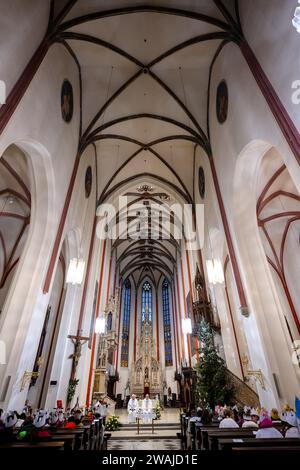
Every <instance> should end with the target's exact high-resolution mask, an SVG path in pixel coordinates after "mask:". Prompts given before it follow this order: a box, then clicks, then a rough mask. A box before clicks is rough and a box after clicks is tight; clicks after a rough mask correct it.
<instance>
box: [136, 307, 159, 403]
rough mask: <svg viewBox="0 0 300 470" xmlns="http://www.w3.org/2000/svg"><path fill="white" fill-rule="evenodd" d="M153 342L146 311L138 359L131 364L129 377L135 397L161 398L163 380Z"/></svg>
mask: <svg viewBox="0 0 300 470" xmlns="http://www.w3.org/2000/svg"><path fill="white" fill-rule="evenodd" d="M155 350H156V348H155V341H154V339H153V332H152V322H151V321H150V320H149V315H148V309H147V308H146V311H145V318H144V321H143V322H142V327H141V335H140V339H139V341H138V359H137V360H136V362H135V363H134V364H133V368H132V377H131V390H130V391H131V394H132V393H134V394H135V395H136V396H137V397H140V398H142V397H144V396H145V395H147V394H148V395H150V397H151V398H152V399H153V398H156V397H157V396H158V397H160V398H161V397H162V396H163V380H162V371H161V365H160V363H159V362H158V361H157V359H156V357H155Z"/></svg>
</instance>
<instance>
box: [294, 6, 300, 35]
mask: <svg viewBox="0 0 300 470" xmlns="http://www.w3.org/2000/svg"><path fill="white" fill-rule="evenodd" d="M298 3H300V0H298ZM292 24H293V26H294V28H295V29H296V31H297V33H300V7H297V8H296V10H295V13H294V18H293V19H292Z"/></svg>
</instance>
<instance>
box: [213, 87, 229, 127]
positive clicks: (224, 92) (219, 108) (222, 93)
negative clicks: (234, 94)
mask: <svg viewBox="0 0 300 470" xmlns="http://www.w3.org/2000/svg"><path fill="white" fill-rule="evenodd" d="M216 113H217V118H218V121H219V123H220V124H223V122H225V121H226V119H227V114H228V88H227V84H226V82H225V81H224V80H222V81H221V82H220V83H219V85H218V88H217V97H216Z"/></svg>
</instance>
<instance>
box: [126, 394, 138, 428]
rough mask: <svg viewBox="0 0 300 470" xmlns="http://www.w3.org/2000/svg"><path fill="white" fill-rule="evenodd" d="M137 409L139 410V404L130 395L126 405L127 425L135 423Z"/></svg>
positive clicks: (133, 396)
mask: <svg viewBox="0 0 300 470" xmlns="http://www.w3.org/2000/svg"><path fill="white" fill-rule="evenodd" d="M138 408H139V402H138V400H137V399H136V396H135V395H134V394H133V395H131V398H130V400H129V402H128V405H127V411H128V422H129V423H135V420H136V414H137V411H138Z"/></svg>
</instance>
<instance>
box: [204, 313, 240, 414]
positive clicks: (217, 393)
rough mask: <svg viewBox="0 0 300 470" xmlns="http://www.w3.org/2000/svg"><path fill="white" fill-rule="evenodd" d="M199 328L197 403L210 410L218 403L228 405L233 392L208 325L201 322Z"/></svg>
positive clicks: (232, 399) (231, 401)
mask: <svg viewBox="0 0 300 470" xmlns="http://www.w3.org/2000/svg"><path fill="white" fill-rule="evenodd" d="M199 326H200V328H199V330H200V332H199V342H200V349H199V354H200V360H199V363H198V364H197V365H196V367H195V370H196V376H197V380H196V398H197V402H198V403H199V404H200V405H202V406H210V407H211V408H212V409H213V408H214V406H215V405H216V404H217V403H218V402H221V403H222V404H227V405H230V404H232V403H233V401H234V394H235V391H234V387H233V385H232V383H231V380H230V378H229V376H228V374H227V368H226V364H225V362H224V360H223V359H222V358H221V357H220V356H219V355H218V353H217V350H216V348H215V345H214V334H213V331H212V329H211V326H210V324H209V323H207V322H206V321H205V320H201V321H200V325H199Z"/></svg>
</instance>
